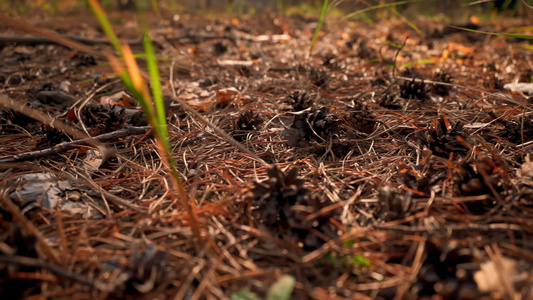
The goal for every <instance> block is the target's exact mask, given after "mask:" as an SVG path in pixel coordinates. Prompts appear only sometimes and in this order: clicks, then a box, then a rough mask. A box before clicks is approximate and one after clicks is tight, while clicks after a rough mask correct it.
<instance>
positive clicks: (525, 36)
mask: <svg viewBox="0 0 533 300" xmlns="http://www.w3.org/2000/svg"><path fill="white" fill-rule="evenodd" d="M448 26H449V27H452V28H456V29H460V30H464V31H470V32H475V33H482V34H488V35H497V36H506V37H512V38H517V39H526V40H533V35H531V34H519V33H499V32H488V31H481V30H475V29H469V28H464V27H457V26H452V25H448Z"/></svg>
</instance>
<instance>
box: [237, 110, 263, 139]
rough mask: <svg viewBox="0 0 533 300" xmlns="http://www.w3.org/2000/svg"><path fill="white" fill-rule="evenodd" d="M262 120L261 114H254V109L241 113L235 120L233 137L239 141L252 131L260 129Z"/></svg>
mask: <svg viewBox="0 0 533 300" xmlns="http://www.w3.org/2000/svg"><path fill="white" fill-rule="evenodd" d="M262 122H263V120H261V118H260V117H259V114H254V112H253V111H252V110H248V111H246V112H245V113H243V114H240V115H239V117H238V118H237V121H236V122H235V131H234V132H233V137H234V138H235V139H236V140H238V141H242V140H244V139H245V138H246V136H247V135H248V133H249V132H250V131H254V130H258V129H259V125H260V124H261V123H262Z"/></svg>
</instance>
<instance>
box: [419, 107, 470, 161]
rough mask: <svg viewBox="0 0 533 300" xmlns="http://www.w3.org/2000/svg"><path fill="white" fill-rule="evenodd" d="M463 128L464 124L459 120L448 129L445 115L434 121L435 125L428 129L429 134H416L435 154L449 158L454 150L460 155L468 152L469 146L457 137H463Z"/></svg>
mask: <svg viewBox="0 0 533 300" xmlns="http://www.w3.org/2000/svg"><path fill="white" fill-rule="evenodd" d="M462 128H463V124H462V123H461V122H457V123H455V124H454V125H453V126H452V127H451V128H450V129H448V120H447V119H446V117H445V116H441V117H440V119H439V120H438V121H437V120H435V121H434V126H433V128H432V129H429V130H428V134H425V133H420V132H417V133H416V134H417V136H418V138H419V139H420V141H421V142H422V144H423V145H424V146H426V147H428V148H429V149H430V150H431V152H432V153H433V154H434V155H436V156H440V157H443V158H448V157H449V156H450V153H452V152H453V153H457V154H459V155H464V154H466V153H467V152H468V149H467V147H466V146H465V145H464V144H463V143H462V142H460V141H459V140H458V139H457V137H458V136H459V137H462V133H461V130H462Z"/></svg>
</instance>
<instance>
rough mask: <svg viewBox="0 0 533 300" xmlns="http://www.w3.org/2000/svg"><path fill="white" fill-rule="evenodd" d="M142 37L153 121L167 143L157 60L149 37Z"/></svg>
mask: <svg viewBox="0 0 533 300" xmlns="http://www.w3.org/2000/svg"><path fill="white" fill-rule="evenodd" d="M143 31H145V33H144V35H143V45H144V51H145V53H146V63H147V66H148V73H149V74H150V86H151V87H152V97H153V99H154V105H155V116H154V117H155V120H156V124H157V127H159V128H158V133H159V134H160V136H161V139H162V140H163V141H167V142H168V128H167V115H166V112H165V100H164V99H163V94H162V92H161V81H160V76H159V68H158V66H157V58H156V55H155V51H154V47H153V44H152V41H151V39H150V37H149V36H148V34H147V32H146V28H145V29H143Z"/></svg>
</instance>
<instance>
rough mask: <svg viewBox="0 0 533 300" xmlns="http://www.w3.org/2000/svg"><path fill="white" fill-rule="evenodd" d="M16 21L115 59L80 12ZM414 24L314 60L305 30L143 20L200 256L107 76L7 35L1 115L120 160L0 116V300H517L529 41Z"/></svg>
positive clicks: (341, 25) (262, 22)
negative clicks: (99, 146) (62, 126)
mask: <svg viewBox="0 0 533 300" xmlns="http://www.w3.org/2000/svg"><path fill="white" fill-rule="evenodd" d="M112 20H113V23H114V26H115V29H116V31H117V33H118V35H119V37H120V38H121V39H124V41H128V42H129V43H130V45H131V47H132V48H133V50H134V52H135V53H141V52H142V46H141V44H140V43H139V38H140V33H139V31H138V28H137V25H136V17H135V16H131V15H128V14H126V13H123V14H116V15H113V16H112ZM26 21H29V22H30V23H32V24H34V25H37V26H38V27H39V28H45V29H47V30H52V31H55V32H57V33H59V34H62V35H68V36H71V37H77V38H78V40H80V41H82V42H85V43H88V44H89V45H90V47H91V48H93V49H95V50H97V51H103V50H105V49H111V48H110V45H108V44H106V43H105V42H103V41H102V40H101V39H104V38H105V37H104V35H103V33H102V31H101V30H100V29H99V26H98V25H97V24H96V21H95V18H93V17H92V16H90V14H87V16H76V17H54V18H39V17H35V18H33V17H32V18H31V19H29V18H26ZM415 21H416V24H417V26H418V27H419V28H420V32H417V31H415V30H414V29H413V28H412V27H410V26H409V25H408V24H407V23H406V22H404V21H402V20H383V21H381V22H378V23H374V24H369V23H363V22H348V21H341V20H336V19H335V18H334V17H332V18H331V19H328V22H327V23H326V26H325V28H324V29H323V32H322V34H321V35H320V37H319V39H318V42H317V44H316V47H315V48H314V51H313V55H312V56H311V57H310V58H308V54H309V49H310V47H311V38H312V36H313V31H314V28H315V26H316V22H317V18H316V17H309V16H303V15H299V14H294V15H292V16H286V15H280V16H274V15H269V14H265V15H261V16H259V15H257V16H239V17H237V18H221V17H219V18H213V17H208V16H198V15H194V16H193V15H186V14H183V15H179V18H178V17H177V15H176V16H171V15H169V16H163V17H161V18H154V20H153V24H151V28H152V32H151V35H152V38H153V40H154V43H155V45H156V47H157V53H158V54H159V55H160V65H159V67H160V69H161V78H162V81H163V84H164V91H163V92H164V95H165V97H166V98H167V99H168V101H167V104H168V109H169V112H168V120H169V126H170V129H169V130H170V141H171V145H172V146H173V154H174V157H175V159H176V160H177V161H178V164H179V170H180V172H181V174H182V176H183V179H184V183H185V187H186V190H187V193H188V196H189V198H190V199H189V201H190V202H191V203H193V204H194V205H193V206H194V215H195V218H196V220H197V222H198V224H199V231H200V235H201V238H198V237H197V236H195V235H194V232H193V230H192V229H191V220H190V219H189V217H188V216H187V213H186V211H185V209H184V208H183V207H182V206H181V205H180V202H179V200H178V198H177V195H176V192H175V188H173V187H172V185H171V183H170V181H169V180H168V177H167V174H166V171H165V168H164V166H163V164H162V163H161V160H160V158H159V156H158V153H157V151H156V146H155V143H154V139H153V138H152V135H151V133H150V127H149V126H147V125H148V124H147V121H146V118H145V117H144V115H143V113H142V111H141V110H140V109H139V107H138V106H137V105H136V103H135V102H134V101H133V100H132V98H131V97H129V96H128V95H127V93H125V87H124V85H123V84H122V83H121V81H120V79H119V78H118V77H117V76H116V75H115V74H114V73H113V71H112V69H111V67H110V66H109V64H108V63H107V62H106V61H105V60H102V59H101V58H99V57H95V56H92V55H88V54H85V53H81V52H78V51H73V50H70V49H67V48H65V47H63V46H60V45H56V44H53V43H50V42H49V41H48V40H46V39H28V37H29V35H27V34H25V33H24V32H23V31H21V30H19V29H20V28H18V27H17V26H6V24H4V25H2V26H3V27H0V34H1V35H2V36H3V37H2V40H1V41H0V45H1V49H0V58H1V68H0V88H1V92H0V97H2V99H3V100H2V101H4V104H5V101H8V100H7V99H11V100H12V101H15V103H23V104H22V105H21V106H23V107H25V108H27V109H29V110H30V111H32V112H33V113H35V112H41V113H44V114H45V115H48V116H51V117H53V119H55V120H60V121H62V122H64V123H67V124H70V125H71V126H72V127H75V128H77V129H78V130H80V131H83V132H85V133H87V134H88V135H90V136H92V137H95V139H97V140H99V141H101V142H105V143H106V145H107V146H108V147H111V148H114V149H115V155H113V157H111V158H110V159H109V160H107V161H102V158H101V156H100V153H99V152H98V151H97V150H96V149H95V148H94V147H92V146H90V145H89V144H88V143H87V142H86V141H81V140H79V138H77V137H73V136H72V135H69V134H68V133H65V132H63V131H60V130H58V129H55V128H54V126H51V124H52V123H46V122H45V123H42V122H38V121H35V120H34V119H33V118H30V117H28V116H26V115H24V114H22V113H20V112H17V111H15V110H12V109H8V108H5V107H4V108H1V109H0V188H1V200H2V201H0V213H1V214H0V221H1V223H0V225H1V226H0V298H2V299H14V298H19V297H28V299H29V298H32V299H33V298H39V297H42V298H54V299H59V298H66V297H74V298H76V299H103V298H127V297H133V298H137V297H140V298H145V299H169V298H170V299H172V298H173V299H228V298H233V299H260V298H265V297H266V296H267V294H268V295H269V296H268V297H270V298H269V299H284V298H283V297H281V298H275V297H274V296H272V295H273V291H277V292H280V291H281V292H282V291H283V290H284V289H285V290H287V289H288V290H290V288H291V286H292V285H291V280H292V279H294V281H295V283H294V290H293V292H292V298H294V299H342V298H351V299H392V298H395V299H424V298H427V299H429V298H430V297H431V299H499V298H501V299H519V298H522V299H527V298H529V299H531V298H532V297H533V274H532V272H531V270H533V163H532V162H531V161H530V154H531V153H532V150H533V98H532V96H531V95H528V94H527V92H526V93H524V92H517V91H514V92H512V91H509V87H511V89H515V90H516V89H517V87H516V85H511V86H508V85H506V84H510V83H511V84H512V83H516V82H523V83H531V81H532V79H533V49H532V48H531V44H528V40H523V39H516V38H510V37H502V36H490V35H485V34H480V33H473V32H466V31H462V30H458V29H456V28H453V27H449V26H447V25H454V24H445V22H444V21H439V22H436V21H432V20H423V19H417V20H415ZM455 25H457V26H460V27H469V28H477V29H479V30H482V31H487V32H511V33H516V32H519V33H526V34H527V33H528V34H532V32H531V31H532V30H531V27H524V26H531V24H526V22H525V21H524V20H522V21H521V20H513V19H507V20H505V21H502V20H498V21H493V22H485V23H484V22H480V23H476V22H467V23H462V24H455ZM517 30H522V31H517ZM524 30H525V31H524ZM527 30H529V31H527ZM13 37H17V39H16V40H15V39H14V38H13ZM22 37H24V38H22ZM138 60H139V63H140V64H141V67H142V66H143V58H142V57H139V59H138ZM525 87H526V88H528V86H527V85H525ZM529 88H530V87H529ZM530 89H531V88H530ZM532 95H533V93H532ZM174 98H179V99H182V100H184V101H187V103H189V104H190V105H191V106H193V107H194V108H195V109H196V110H197V111H199V112H200V113H201V114H202V115H203V116H204V117H205V118H207V119H208V120H209V121H210V122H211V123H213V124H215V125H216V126H217V127H218V128H219V129H222V130H223V131H225V132H226V133H227V134H229V135H230V136H232V137H233V138H234V139H236V140H237V141H239V142H240V143H242V145H244V146H246V147H247V148H248V149H249V150H251V151H252V152H253V153H254V154H255V155H256V156H257V157H258V158H259V159H260V160H258V159H257V157H252V156H250V155H249V154H247V153H244V152H242V151H240V150H239V149H237V148H236V147H234V146H233V145H232V144H231V143H229V142H228V141H227V138H224V137H223V136H220V134H217V132H215V131H214V130H213V129H212V128H211V127H210V126H207V125H206V124H205V123H203V122H202V121H201V120H199V119H198V118H197V117H195V116H194V115H192V114H190V113H188V112H187V111H186V110H184V109H183V107H182V106H181V105H179V104H178V103H177V102H176V101H174V100H173V99H174ZM11 100H9V101H11ZM0 107H1V105H0ZM50 122H51V121H50ZM58 145H59V146H58ZM261 160H262V161H261ZM264 162H266V164H267V165H265V164H264ZM285 275H290V276H291V277H287V276H285ZM275 283H276V284H275ZM284 284H285V286H288V288H287V287H285V288H284V287H283V285H284ZM269 291H270V294H269ZM434 295H438V296H437V297H436V298H435V296H434ZM432 296H433V297H432ZM239 297H240V298H239ZM254 297H256V298H254ZM273 297H274V298H273Z"/></svg>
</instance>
